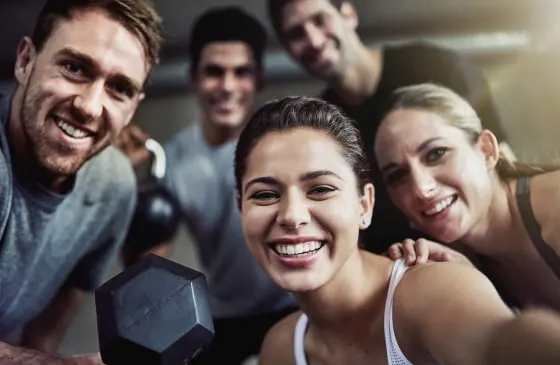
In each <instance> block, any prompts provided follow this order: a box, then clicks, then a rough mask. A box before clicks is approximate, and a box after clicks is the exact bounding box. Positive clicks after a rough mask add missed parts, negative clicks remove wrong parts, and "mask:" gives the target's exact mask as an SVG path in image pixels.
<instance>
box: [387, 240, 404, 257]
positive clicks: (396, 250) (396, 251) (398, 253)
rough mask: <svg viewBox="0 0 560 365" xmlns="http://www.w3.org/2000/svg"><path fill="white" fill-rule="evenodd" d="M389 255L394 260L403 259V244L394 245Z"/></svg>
mask: <svg viewBox="0 0 560 365" xmlns="http://www.w3.org/2000/svg"><path fill="white" fill-rule="evenodd" d="M387 255H388V256H389V257H390V258H391V259H392V260H398V259H400V258H401V257H402V243H400V242H398V243H393V244H392V245H391V246H390V247H389V249H388V250H387Z"/></svg>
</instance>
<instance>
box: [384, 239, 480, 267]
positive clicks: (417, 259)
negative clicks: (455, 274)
mask: <svg viewBox="0 0 560 365" xmlns="http://www.w3.org/2000/svg"><path fill="white" fill-rule="evenodd" d="M386 255H387V256H388V257H390V258H391V259H393V260H398V259H400V258H404V260H405V261H406V264H407V265H408V266H414V265H418V264H424V263H426V262H428V261H434V262H459V263H463V264H466V265H468V266H473V263H472V262H471V261H470V260H469V259H468V258H467V257H466V256H465V255H463V254H462V253H460V252H459V251H456V250H453V249H451V248H449V247H447V246H444V245H442V244H441V243H437V242H434V241H430V240H427V239H424V238H420V239H418V240H412V239H405V240H404V241H402V242H397V243H394V244H392V245H391V246H390V247H389V249H388V250H387V252H386Z"/></svg>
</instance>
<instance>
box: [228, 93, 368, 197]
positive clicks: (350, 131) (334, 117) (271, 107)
mask: <svg viewBox="0 0 560 365" xmlns="http://www.w3.org/2000/svg"><path fill="white" fill-rule="evenodd" d="M296 128H310V129H314V130H317V131H322V132H325V133H326V134H328V135H329V136H331V137H332V138H333V139H334V140H335V141H336V142H337V143H338V144H339V145H340V147H341V148H342V151H343V155H344V158H345V159H346V161H347V162H348V164H349V165H350V166H351V167H352V170H353V171H354V173H355V175H356V180H357V184H358V186H357V188H358V191H359V193H360V194H361V193H363V190H364V186H365V185H366V184H367V183H369V182H370V169H369V162H368V160H367V158H366V154H365V152H364V147H363V143H362V139H361V137H360V132H359V131H358V129H357V128H356V125H355V122H354V120H352V119H351V118H349V117H348V116H346V114H344V113H343V112H342V110H341V109H339V108H338V107H336V106H334V105H332V104H329V103H327V102H326V101H324V100H321V99H317V98H313V97H306V96H288V97H285V98H282V99H279V100H272V101H270V102H268V103H267V104H265V105H264V106H263V107H261V108H260V109H259V110H258V111H257V112H256V113H255V114H254V115H253V116H252V117H251V119H250V120H249V122H248V123H247V125H246V126H245V128H244V129H243V131H242V132H241V135H240V137H239V140H238V142H237V148H236V151H235V180H236V183H237V190H238V193H239V195H242V194H241V193H242V186H241V185H242V179H243V176H244V174H245V171H246V169H247V159H248V157H249V155H250V153H251V151H252V150H253V148H254V147H255V145H256V144H257V143H258V142H259V141H260V140H261V139H262V138H263V137H264V136H265V135H267V134H268V133H271V132H284V131H286V132H287V131H291V130H294V129H296Z"/></svg>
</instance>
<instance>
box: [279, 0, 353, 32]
mask: <svg viewBox="0 0 560 365" xmlns="http://www.w3.org/2000/svg"><path fill="white" fill-rule="evenodd" d="M292 1H296V0H268V17H269V19H270V22H271V23H272V28H273V29H274V32H276V36H277V37H278V39H279V40H280V41H282V39H284V36H283V34H282V9H283V8H284V6H285V5H286V4H288V3H290V2H292ZM329 2H330V3H331V4H333V5H334V6H335V7H336V8H337V9H340V7H341V5H342V4H343V3H347V2H350V0H329Z"/></svg>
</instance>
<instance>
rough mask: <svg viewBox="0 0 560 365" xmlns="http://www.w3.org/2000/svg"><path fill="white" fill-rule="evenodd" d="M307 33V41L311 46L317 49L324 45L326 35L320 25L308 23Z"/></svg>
mask: <svg viewBox="0 0 560 365" xmlns="http://www.w3.org/2000/svg"><path fill="white" fill-rule="evenodd" d="M305 35H306V39H307V42H308V44H309V46H310V47H311V48H313V49H315V50H317V49H320V48H321V47H323V44H324V43H325V38H326V37H325V35H324V34H323V31H322V30H321V29H320V28H319V27H317V26H315V25H312V24H309V25H307V26H306V27H305Z"/></svg>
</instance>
